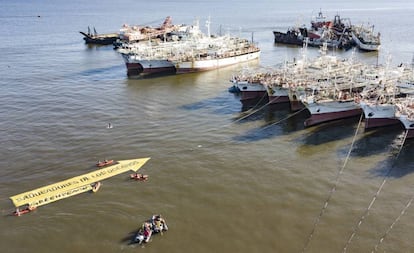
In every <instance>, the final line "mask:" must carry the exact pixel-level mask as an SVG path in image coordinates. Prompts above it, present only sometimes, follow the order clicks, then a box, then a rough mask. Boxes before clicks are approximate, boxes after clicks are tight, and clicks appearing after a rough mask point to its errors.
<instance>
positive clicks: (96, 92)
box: [0, 0, 414, 253]
mask: <svg viewBox="0 0 414 253" xmlns="http://www.w3.org/2000/svg"><path fill="white" fill-rule="evenodd" d="M0 3H1V8H0V23H1V25H0V34H1V38H2V40H1V41H2V43H1V44H0V52H1V61H0V74H1V78H0V130H1V135H0V143H1V148H0V150H1V151H0V210H1V214H2V218H1V221H0V245H1V246H2V248H3V250H2V252H32V253H33V252H62V253H63V252H136V251H137V250H138V251H145V252H171V253H172V252H199V253H202V252H249V253H251V252H289V253H290V252H319V253H320V252H327V253H328V252H329V253H332V252H343V251H344V248H345V247H346V248H347V252H371V251H372V250H373V249H374V247H375V245H377V244H378V242H379V240H380V239H381V238H383V237H384V238H385V239H384V240H383V241H382V243H381V244H378V252H413V251H414V245H413V241H414V234H413V233H412V231H413V230H414V222H413V220H414V211H413V209H412V207H410V202H409V201H410V199H411V198H412V197H413V196H414V189H413V188H412V186H413V184H414V175H413V172H414V158H413V156H412V153H413V151H414V145H413V143H412V142H406V143H405V145H404V146H403V148H402V150H401V152H400V153H399V155H398V156H397V155H396V152H397V151H398V150H396V149H395V148H393V147H392V145H393V143H394V142H395V141H396V140H397V139H398V136H399V135H400V134H401V133H403V129H402V128H400V127H395V128H385V129H378V130H374V131H370V132H365V131H364V130H363V126H362V127H359V128H358V119H350V120H346V121H340V122H333V123H329V124H324V125H320V126H316V127H312V128H307V129H304V127H303V121H304V119H306V117H307V116H308V115H307V114H306V113H305V112H302V113H299V114H295V115H294V114H293V113H292V112H290V111H289V109H288V108H287V107H286V106H279V107H271V108H270V107H266V108H263V109H262V110H260V111H258V112H256V113H253V114H252V113H251V111H248V112H243V111H242V108H241V104H240V102H239V98H238V97H237V96H235V95H233V94H231V93H229V92H228V91H227V88H228V87H229V86H230V83H229V79H230V77H231V75H232V74H233V73H235V72H237V71H239V70H240V69H242V68H244V67H246V64H242V65H240V66H234V67H230V68H223V69H220V70H216V71H209V72H204V73H197V74H188V75H177V76H167V77H161V78H154V79H145V80H129V79H128V78H127V76H126V69H125V66H124V63H123V61H122V58H121V56H120V55H119V54H117V53H116V51H114V50H113V49H112V47H110V46H103V47H102V46H87V45H85V44H84V43H83V40H82V36H81V35H80V34H79V31H86V30H87V27H88V26H90V27H96V29H97V31H98V32H102V33H103V32H112V31H116V30H118V29H119V28H120V27H121V25H122V24H124V23H128V24H144V25H153V26H155V25H159V24H160V23H161V22H162V21H163V20H164V18H165V17H166V16H172V18H173V22H174V23H187V24H189V23H192V22H193V21H194V20H195V19H196V18H199V19H200V22H201V23H203V22H204V21H205V20H206V19H208V17H210V18H211V21H212V27H213V29H212V30H213V31H215V32H219V31H220V30H221V31H223V32H227V31H228V32H231V33H233V34H236V35H240V36H242V37H246V38H251V37H252V35H253V38H254V40H256V41H257V42H258V43H259V46H260V47H261V48H262V56H261V59H260V61H259V62H252V63H249V64H247V66H251V67H254V66H258V65H261V66H273V65H276V64H278V63H280V62H282V61H283V60H285V59H291V58H292V57H298V56H299V55H300V50H299V48H296V47H289V46H281V45H275V44H274V43H273V33H272V31H273V30H282V31H283V30H286V29H287V28H288V27H289V26H292V25H294V24H302V23H303V24H309V21H310V19H311V17H312V16H315V15H317V13H318V11H319V10H320V9H322V11H323V12H324V14H325V15H326V16H328V17H333V16H334V15H335V14H337V13H339V14H340V15H341V16H342V17H344V18H345V17H347V18H350V19H351V21H352V22H353V23H368V22H369V23H371V24H375V29H376V30H377V31H380V32H381V34H382V44H383V46H382V49H381V51H380V52H379V53H361V52H356V54H357V55H358V57H359V58H360V59H362V60H364V61H367V62H370V63H376V62H378V63H384V62H385V59H387V58H388V57H389V56H391V57H392V64H394V65H397V64H399V63H400V62H410V61H411V59H412V57H413V53H414V43H413V41H414V35H413V34H412V23H413V21H414V20H413V15H412V14H413V12H414V4H413V3H407V2H406V1H393V2H390V1H384V0H381V1H372V0H370V1H355V0H351V1H330V2H326V1H266V0H259V1H255V2H251V1H246V0H241V1H217V0H213V1H184V0H182V1H178V0H176V1H152V2H148V1H132V0H130V1H118V2H114V1H107V0H104V1H95V0H92V1H79V0H75V1H61V0H59V1H22V0H17V1H6V0H0ZM336 53H337V54H338V55H340V56H341V57H349V56H350V55H351V53H352V52H351V51H348V52H336ZM309 54H310V55H311V56H312V55H317V54H318V50H317V49H309ZM108 122H111V123H112V125H113V128H112V129H107V128H106V126H107V124H108ZM278 122H279V123H278ZM140 157H151V160H150V161H149V162H148V163H147V164H146V165H145V166H144V167H143V168H142V171H143V172H144V173H146V174H148V175H149V176H150V179H149V181H147V182H145V183H142V182H135V181H130V180H129V179H128V175H127V174H123V175H119V176H116V177H113V178H110V179H108V180H105V181H104V182H103V185H102V188H101V190H100V191H99V192H98V193H96V194H82V195H78V196H75V197H72V198H69V199H65V200H62V201H58V202H55V203H53V204H50V205H47V206H43V207H40V208H39V209H38V210H37V211H35V212H33V213H31V214H28V215H25V216H22V217H18V218H16V217H12V216H10V215H9V214H10V213H11V212H12V211H13V205H12V203H11V201H10V200H9V197H10V196H12V195H15V194H18V193H21V192H24V191H28V190H32V189H34V188H37V187H40V186H43V185H46V184H50V183H54V182H57V181H60V180H64V179H67V178H69V177H73V176H76V175H80V174H83V173H86V172H88V171H91V170H94V169H95V168H94V163H95V162H96V161H97V160H98V159H101V160H102V159H104V158H110V159H116V160H123V159H132V158H140ZM382 184H383V185H382ZM325 204H327V207H326V208H323V207H324V205H325ZM367 211H369V212H367ZM154 213H161V214H163V216H164V217H165V218H166V220H167V222H168V224H169V227H170V230H169V231H168V232H166V233H164V235H162V236H161V235H157V236H154V237H153V239H152V242H151V243H149V244H147V245H146V246H144V247H141V246H138V245H132V246H131V245H128V242H129V240H130V238H131V233H133V232H135V231H136V230H137V228H138V227H139V226H140V224H141V223H142V222H143V221H144V220H146V219H147V218H149V217H150V216H151V215H152V214H154ZM401 214H403V215H401ZM358 223H360V225H358Z"/></svg>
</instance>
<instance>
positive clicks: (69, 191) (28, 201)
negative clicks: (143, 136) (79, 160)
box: [10, 157, 150, 207]
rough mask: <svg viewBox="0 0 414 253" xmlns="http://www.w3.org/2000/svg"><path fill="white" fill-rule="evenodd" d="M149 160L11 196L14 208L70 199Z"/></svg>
mask: <svg viewBox="0 0 414 253" xmlns="http://www.w3.org/2000/svg"><path fill="white" fill-rule="evenodd" d="M149 159H150V158H149V157H147V158H140V159H131V160H123V161H118V163H117V164H114V165H110V166H107V167H104V168H102V169H99V170H95V171H92V172H89V173H86V174H83V175H80V176H77V177H73V178H70V179H66V180H64V181H61V182H58V183H54V184H51V185H47V186H43V187H40V188H37V189H34V190H31V191H28V192H24V193H20V194H18V195H15V196H11V197H10V199H11V200H12V202H13V204H14V205H15V206H16V207H19V206H23V205H32V206H40V205H45V204H49V203H51V202H54V201H57V200H60V199H63V198H67V197H71V196H73V195H77V194H79V193H82V192H86V191H88V190H91V189H92V186H91V185H92V184H94V183H95V182H99V181H102V180H104V179H107V178H110V177H113V176H116V175H118V174H121V173H124V172H126V171H128V170H132V171H135V172H136V171H137V170H139V169H140V168H141V167H142V166H143V165H144V164H145V163H146V162H147V161H148V160H149Z"/></svg>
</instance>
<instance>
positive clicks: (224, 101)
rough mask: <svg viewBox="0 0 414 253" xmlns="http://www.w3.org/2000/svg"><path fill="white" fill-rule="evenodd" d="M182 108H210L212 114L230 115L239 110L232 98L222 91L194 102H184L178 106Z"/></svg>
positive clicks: (190, 109)
mask: <svg viewBox="0 0 414 253" xmlns="http://www.w3.org/2000/svg"><path fill="white" fill-rule="evenodd" d="M180 108H181V109H184V110H189V111H195V110H210V111H211V110H212V112H213V113H214V114H219V115H230V114H234V113H235V112H237V111H238V110H239V106H238V105H237V104H236V103H234V99H233V98H232V96H231V95H229V94H227V93H222V94H220V96H217V97H214V98H209V99H205V100H202V101H199V102H196V103H192V104H186V105H183V106H181V107H180Z"/></svg>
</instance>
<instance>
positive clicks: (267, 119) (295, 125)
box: [233, 103, 309, 142]
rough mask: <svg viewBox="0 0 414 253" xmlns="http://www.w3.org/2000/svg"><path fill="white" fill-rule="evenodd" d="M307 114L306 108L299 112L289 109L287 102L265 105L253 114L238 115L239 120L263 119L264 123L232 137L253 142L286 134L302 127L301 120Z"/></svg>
mask: <svg viewBox="0 0 414 253" xmlns="http://www.w3.org/2000/svg"><path fill="white" fill-rule="evenodd" d="M308 116H309V113H308V111H307V110H303V111H301V112H299V113H294V112H291V111H290V105H289V103H285V104H278V105H271V106H266V107H265V108H264V109H263V110H261V111H259V112H256V113H254V114H251V115H248V117H246V115H245V116H244V117H245V118H243V116H240V119H241V120H240V121H239V122H252V121H258V120H264V125H262V126H260V127H257V128H254V129H251V130H249V131H247V132H246V133H245V134H243V135H239V136H236V137H234V138H233V139H234V140H236V141H243V142H253V141H259V140H263V139H269V138H272V137H276V136H281V135H287V134H290V133H292V132H295V131H299V130H302V129H304V125H303V122H304V120H305V119H306V118H307V117H308Z"/></svg>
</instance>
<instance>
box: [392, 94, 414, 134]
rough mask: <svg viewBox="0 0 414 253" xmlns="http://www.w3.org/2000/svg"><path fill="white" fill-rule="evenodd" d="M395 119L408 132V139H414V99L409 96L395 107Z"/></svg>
mask: <svg viewBox="0 0 414 253" xmlns="http://www.w3.org/2000/svg"><path fill="white" fill-rule="evenodd" d="M395 108H396V113H395V117H396V118H397V119H398V120H399V121H400V122H401V123H402V124H403V126H404V128H405V130H406V131H407V134H406V138H414V97H413V96H407V97H406V98H404V99H401V100H400V101H398V102H397V103H396V105H395Z"/></svg>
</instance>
